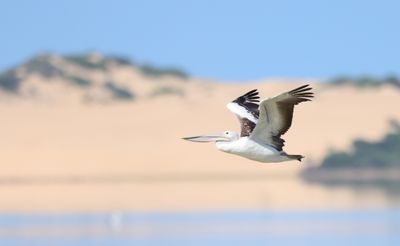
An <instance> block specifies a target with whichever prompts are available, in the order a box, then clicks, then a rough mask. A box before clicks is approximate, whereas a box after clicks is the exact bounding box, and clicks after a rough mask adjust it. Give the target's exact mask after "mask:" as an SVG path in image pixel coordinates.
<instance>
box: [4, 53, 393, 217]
mask: <svg viewBox="0 0 400 246" xmlns="http://www.w3.org/2000/svg"><path fill="white" fill-rule="evenodd" d="M36 59H39V60H40V59H43V60H45V61H46V63H49V64H50V65H51V66H50V67H51V68H49V69H48V70H46V72H44V71H42V70H40V69H39V70H40V71H41V72H40V71H38V70H37V68H36V69H33V68H31V69H29V64H28V65H26V64H25V65H23V66H20V67H18V68H16V69H14V70H12V71H9V72H7V74H8V75H7V76H8V77H7V78H8V80H5V79H4V77H2V78H3V80H2V81H3V90H2V92H1V97H0V98H1V100H0V101H1V102H0V114H1V116H2V124H1V127H0V136H1V140H0V150H1V155H0V169H1V173H0V184H1V185H0V196H1V197H2V198H3V199H2V201H3V202H2V203H1V205H0V211H49V210H52V211H60V210H61V211H75V210H80V211H82V210H97V211H100V210H101V211H103V210H119V209H121V210H135V211H137V210H140V211H143V210H146V211H148V210H182V209H184V210H193V209H197V210H199V209H200V210H205V209H206V210H207V209H222V208H231V209H243V208H252V209H254V208H265V207H273V208H287V207H289V208H294V207H296V208H297V207H348V206H352V205H354V204H356V205H363V206H367V207H368V206H381V205H385V204H386V200H385V199H384V194H381V193H380V192H379V191H374V192H373V193H370V194H373V195H372V196H370V195H368V196H366V197H364V198H363V197H362V196H361V197H360V196H359V195H357V194H355V193H354V192H353V191H350V190H347V189H337V190H333V191H332V190H325V189H323V188H321V187H316V186H312V187H310V186H308V185H306V184H304V183H302V181H301V180H300V179H299V178H298V172H299V171H300V170H301V169H302V168H304V167H305V166H308V165H316V164H317V163H318V161H319V160H320V159H321V158H322V157H323V156H324V155H325V154H326V153H327V152H328V151H329V150H330V149H346V148H348V147H349V146H350V144H351V142H352V140H353V139H355V138H365V139H371V140H373V139H378V138H380V137H381V136H382V135H384V133H385V132H386V131H387V128H388V121H389V120H390V119H398V120H400V111H399V110H398V108H397V107H396V105H397V104H398V103H400V90H398V89H395V88H394V87H391V86H381V87H366V88H363V89H359V88H356V87H352V86H331V85H327V84H323V83H319V82H318V81H302V80H299V81H295V80H278V79H271V80H268V81H257V82H249V83H246V84H228V83H216V82H213V81H205V80H201V79H194V78H188V77H186V76H184V75H183V74H181V73H179V72H176V71H175V70H173V71H174V72H172V73H171V72H167V73H161V74H160V73H158V74H157V75H156V76H154V74H153V75H149V74H146V73H145V72H143V71H142V70H141V69H143V68H138V67H137V66H133V65H131V64H129V63H127V62H125V61H118V60H112V59H106V60H105V58H104V57H102V56H100V55H93V54H92V55H88V56H86V58H85V59H89V60H90V61H92V63H94V64H102V65H101V66H100V65H98V66H100V68H98V67H96V68H92V67H90V66H94V65H93V64H92V65H87V67H85V65H82V64H80V65H79V64H78V63H77V62H76V61H73V60H71V58H70V60H68V59H66V58H63V57H59V56H49V55H47V56H40V57H37V58H36ZM81 62H82V61H81ZM89 64H91V63H90V62H89ZM49 71H53V72H49ZM54 71H58V72H54ZM164 72H165V71H164ZM10 73H11V75H10ZM2 76H4V73H3V75H2ZM9 78H14V82H15V83H16V84H15V85H13V84H12V83H10V80H9ZM4 81H8V82H7V83H6V82H4ZM78 81H80V82H78ZM304 83H311V84H312V86H313V87H314V88H315V93H316V98H315V100H314V101H313V102H312V103H305V104H302V105H300V106H299V107H297V108H296V112H295V117H294V124H293V127H292V128H291V130H290V131H289V132H288V133H287V134H286V135H285V139H286V141H287V145H286V150H287V152H288V153H293V154H303V155H305V156H306V157H307V158H306V160H305V162H304V163H302V164H299V163H298V162H291V163H286V164H260V163H256V162H252V161H249V160H246V159H243V158H240V157H236V156H232V155H228V154H225V153H222V152H218V151H217V150H216V149H215V147H214V146H213V145H212V144H194V143H189V142H185V141H183V140H181V137H183V136H188V135H194V134H199V133H212V132H218V131H223V130H227V129H230V130H238V122H237V120H236V119H235V117H234V116H233V115H232V114H231V113H230V112H229V111H228V110H227V109H226V108H225V104H226V103H227V102H228V101H230V100H232V99H234V98H236V97H237V96H239V95H241V94H243V93H244V92H246V91H248V90H250V89H253V88H258V89H259V90H260V93H261V96H262V97H270V96H273V95H275V94H277V93H280V92H283V91H285V90H289V89H292V88H294V87H296V86H299V85H301V84H304ZM332 196H334V197H335V199H336V200H335V202H332V199H331V197H332ZM392 202H393V201H392Z"/></svg>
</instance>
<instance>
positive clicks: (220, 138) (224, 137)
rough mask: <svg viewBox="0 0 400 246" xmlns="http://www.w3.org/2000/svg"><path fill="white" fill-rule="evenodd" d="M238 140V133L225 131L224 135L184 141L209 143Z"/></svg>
mask: <svg viewBox="0 0 400 246" xmlns="http://www.w3.org/2000/svg"><path fill="white" fill-rule="evenodd" d="M238 138H239V136H238V135H237V133H236V132H233V131H225V132H223V133H217V134H209V135H200V136H194V137H185V138H182V139H184V140H188V141H192V142H198V143H207V142H232V141H235V140H237V139H238Z"/></svg>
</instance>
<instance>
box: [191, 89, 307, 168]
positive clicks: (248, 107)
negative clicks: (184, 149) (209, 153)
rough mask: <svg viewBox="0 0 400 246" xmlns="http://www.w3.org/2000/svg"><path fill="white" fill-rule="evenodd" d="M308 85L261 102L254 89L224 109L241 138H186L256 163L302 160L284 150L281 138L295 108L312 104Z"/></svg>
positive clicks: (229, 134) (230, 134)
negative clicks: (234, 119)
mask: <svg viewBox="0 0 400 246" xmlns="http://www.w3.org/2000/svg"><path fill="white" fill-rule="evenodd" d="M311 89H312V88H311V87H309V85H303V86H300V87H298V88H296V89H294V90H291V91H288V92H285V93H282V94H280V95H279V96H276V97H273V98H268V99H265V100H263V101H262V102H261V103H260V104H259V102H260V100H259V99H260V97H259V96H258V91H257V89H254V90H251V91H249V92H247V93H246V94H244V95H243V96H240V97H238V98H236V99H235V100H233V101H232V102H230V103H228V105H227V108H228V109H229V110H230V111H232V112H233V113H234V114H235V115H236V116H237V117H238V119H239V121H240V126H241V132H240V137H239V136H238V134H237V133H235V132H233V131H225V132H224V133H221V134H213V135H203V136H194V137H185V138H183V139H185V140H189V141H193V142H215V144H216V147H217V149H219V150H221V151H224V152H227V153H231V154H235V155H239V156H242V157H245V158H248V159H251V160H255V161H259V162H283V161H290V160H298V161H301V160H302V159H303V158H304V156H302V155H289V154H287V153H286V152H285V151H283V146H284V143H285V140H283V139H282V138H281V136H282V135H283V134H285V133H286V132H287V130H289V128H290V126H291V124H292V118H293V109H294V106H295V105H297V104H299V103H301V102H305V101H311V99H312V98H313V97H314V93H313V92H312V91H311Z"/></svg>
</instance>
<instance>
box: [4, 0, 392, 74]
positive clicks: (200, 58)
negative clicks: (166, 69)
mask: <svg viewBox="0 0 400 246" xmlns="http://www.w3.org/2000/svg"><path fill="white" fill-rule="evenodd" d="M399 9H400V1H394V0H393V1H387V0H381V1H368V0H364V1H358V0H353V1H351V0H348V1H345V0H336V1H327V0H326V1H323V0H315V1H311V0H302V1H295V0H292V1H288V0H280V1H262V0H259V1H257V0H247V1H234V0H219V1H218V0H214V1H210V0H198V1H191V0H169V1H167V0H165V1H162V0H159V1H155V0H143V1H139V0H137V1H135V0H131V1H128V0H113V1H105V0H104V1H100V0H97V1H96V0H85V1H78V0H60V1H54V0H35V1H30V0H25V1H23V0H9V1H6V0H4V1H1V3H0V10H1V14H0V30H1V36H0V40H1V43H0V69H6V68H9V67H11V66H13V65H16V64H18V63H20V62H23V61H24V60H25V59H27V58H28V57H30V56H32V55H34V54H37V53H39V52H45V51H48V52H55V53H60V54H68V53H79V52H86V51H94V50H95V51H99V52H103V53H106V54H117V55H118V54H119V55H124V56H127V57H129V58H131V59H133V60H134V61H137V62H143V63H151V64H154V65H159V66H173V67H178V68H182V69H184V70H185V71H187V72H188V73H189V74H192V75H194V76H200V77H209V78H216V79H223V80H239V81H240V80H252V79H260V78H266V77H282V76H283V77H318V78H330V77H333V76H337V75H352V76H357V75H364V74H370V75H374V76H385V75H388V74H394V75H400V60H399V59H400V31H399V29H400V18H399V17H398V12H399Z"/></svg>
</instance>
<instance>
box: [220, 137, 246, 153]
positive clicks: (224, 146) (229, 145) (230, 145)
mask: <svg viewBox="0 0 400 246" xmlns="http://www.w3.org/2000/svg"><path fill="white" fill-rule="evenodd" d="M240 140H241V139H240V138H239V139H233V140H231V141H217V142H215V146H216V147H217V149H219V150H221V151H224V152H228V153H231V152H232V150H233V149H234V148H235V146H236V145H237V143H238V142H240Z"/></svg>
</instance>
